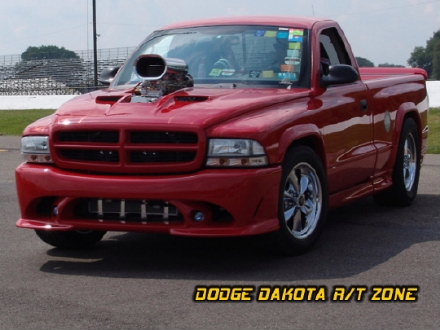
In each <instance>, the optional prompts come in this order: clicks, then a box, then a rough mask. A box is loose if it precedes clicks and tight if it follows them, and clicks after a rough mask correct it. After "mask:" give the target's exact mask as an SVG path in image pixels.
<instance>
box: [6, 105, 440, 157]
mask: <svg viewBox="0 0 440 330" xmlns="http://www.w3.org/2000/svg"><path fill="white" fill-rule="evenodd" d="M53 112H54V110H49V109H47V110H1V111H0V135H21V133H22V132H23V129H24V128H25V127H26V126H27V125H29V124H30V123H32V122H34V121H35V120H37V119H39V118H42V117H45V116H48V115H50V114H52V113H53ZM428 125H429V137H428V146H429V147H428V153H430V154H440V108H431V109H430V111H429V115H428Z"/></svg>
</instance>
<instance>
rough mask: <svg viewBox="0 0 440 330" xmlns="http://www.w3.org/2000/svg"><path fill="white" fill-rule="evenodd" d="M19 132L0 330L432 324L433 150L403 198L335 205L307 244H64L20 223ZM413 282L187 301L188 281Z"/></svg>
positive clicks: (438, 274)
mask: <svg viewBox="0 0 440 330" xmlns="http://www.w3.org/2000/svg"><path fill="white" fill-rule="evenodd" d="M18 148H19V138H17V137H6V136H0V166H1V167H0V216H1V217H0V219H1V221H2V226H1V227H0V329H9V330H10V329H439V328H440V262H439V260H440V259H439V256H440V243H439V238H440V235H439V234H440V231H439V229H440V216H439V213H440V212H439V209H440V175H439V174H440V155H435V156H434V155H428V156H427V157H426V159H425V162H424V166H423V168H422V172H421V179H420V186H419V195H418V197H417V199H416V200H415V202H414V203H413V205H412V206H410V207H406V208H388V207H381V206H378V205H376V204H375V203H374V202H373V200H372V198H365V199H363V200H361V201H359V202H357V203H355V204H352V205H349V206H346V207H343V208H340V209H337V210H334V211H332V212H331V214H330V216H329V221H328V222H327V224H326V226H325V229H324V232H323V234H322V236H321V237H320V239H319V241H318V242H317V244H316V245H315V247H314V249H313V250H312V251H310V252H309V253H307V254H305V255H302V256H298V257H291V258H288V257H280V256H274V255H272V254H270V253H268V252H266V249H265V246H264V244H263V243H262V242H261V240H260V239H259V238H238V239H192V238H182V237H172V236H166V235H153V234H140V233H117V232H111V233H107V234H106V236H105V237H104V240H103V241H102V242H100V243H99V244H98V245H97V247H96V248H95V249H93V250H90V251H76V252H74V251H70V252H66V251H61V250H59V249H54V248H52V247H50V246H48V245H46V244H44V243H43V242H41V241H40V240H39V239H38V238H37V237H36V235H35V233H34V232H33V231H31V230H25V229H18V228H16V227H15V221H16V220H17V219H18V217H19V208H18V204H17V198H16V191H15V183H14V168H15V167H16V166H17V165H18V164H19V163H20V162H21V157H20V155H19V150H18ZM213 285H220V286H240V285H242V286H253V287H256V288H258V287H260V286H263V285H267V286H271V287H274V286H280V287H283V286H288V287H300V286H304V287H312V286H318V287H325V288H327V289H328V291H329V292H331V291H332V290H333V289H334V288H335V287H342V286H344V287H350V286H356V287H360V286H366V287H367V288H368V289H370V288H371V287H373V286H381V285H383V286H399V287H403V286H411V287H418V293H417V297H418V299H417V301H415V302H401V301H394V302H389V301H388V302H383V301H381V302H373V301H370V300H369V299H364V300H363V301H359V302H356V301H353V300H349V301H347V302H335V301H331V300H326V301H320V302H317V301H311V302H310V301H300V302H299V301H296V302H292V301H285V302H265V303H263V302H258V301H251V302H195V301H194V300H193V295H194V290H195V287H196V286H213Z"/></svg>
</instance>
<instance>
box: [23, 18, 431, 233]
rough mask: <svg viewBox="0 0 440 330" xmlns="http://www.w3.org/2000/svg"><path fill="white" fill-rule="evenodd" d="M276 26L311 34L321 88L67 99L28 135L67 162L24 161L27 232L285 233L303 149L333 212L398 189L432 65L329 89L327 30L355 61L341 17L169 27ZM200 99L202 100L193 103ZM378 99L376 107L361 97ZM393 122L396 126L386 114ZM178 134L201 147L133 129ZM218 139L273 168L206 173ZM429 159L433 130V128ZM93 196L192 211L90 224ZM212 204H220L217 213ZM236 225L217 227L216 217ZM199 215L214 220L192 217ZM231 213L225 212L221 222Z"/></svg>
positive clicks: (364, 76)
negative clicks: (283, 193) (89, 158)
mask: <svg viewBox="0 0 440 330" xmlns="http://www.w3.org/2000/svg"><path fill="white" fill-rule="evenodd" d="M229 24H231V25H237V24H240V25H270V26H292V27H297V28H304V29H310V30H311V33H310V36H311V40H310V44H311V52H310V54H311V56H312V58H311V84H310V86H311V88H310V89H304V88H302V89H295V88H293V89H291V90H288V89H272V88H266V89H257V88H248V89H240V88H235V89H218V88H212V89H209V88H197V87H195V88H187V89H184V90H180V91H177V92H175V93H173V94H169V95H167V96H165V97H163V98H162V99H160V100H159V101H157V102H155V103H149V104H146V103H130V98H131V96H132V89H124V90H121V89H118V90H110V89H109V90H103V91H97V92H93V93H90V94H86V95H81V96H78V97H76V98H75V99H73V100H71V101H69V102H67V103H66V104H64V105H63V106H62V107H61V108H60V109H58V111H57V113H56V115H53V116H50V117H47V118H45V119H42V120H39V121H37V122H36V123H34V124H32V125H30V126H29V127H27V128H26V130H25V131H24V135H50V147H51V150H52V151H53V156H52V157H53V159H54V161H55V164H56V165H55V166H51V165H37V164H26V163H24V164H22V165H20V166H19V167H18V168H17V171H16V178H17V189H18V195H19V201H20V208H21V215H22V216H21V219H20V220H19V221H18V222H17V225H18V226H19V227H23V228H34V229H47V228H48V226H49V225H50V226H51V229H52V230H71V229H100V230H120V231H145V232H149V231H155V232H156V231H157V232H167V233H170V234H175V235H189V236H236V235H251V234H260V233H264V232H270V231H274V230H277V229H278V228H279V224H278V218H277V213H278V194H279V184H280V177H281V165H282V162H283V159H284V156H285V154H286V152H287V150H288V149H289V147H290V146H292V145H293V144H294V143H307V144H308V145H310V146H312V147H313V148H314V149H315V151H316V153H317V154H318V155H319V156H320V157H321V159H322V161H323V163H324V165H325V166H324V167H325V169H326V172H327V177H328V187H329V193H330V205H331V206H332V207H336V206H340V205H342V204H344V203H347V202H350V201H352V200H355V199H357V198H359V197H362V196H367V195H371V194H372V193H373V192H375V191H378V190H381V189H384V188H387V187H389V186H390V184H391V183H392V178H391V173H392V169H393V166H394V162H395V157H396V149H395V146H396V145H397V141H398V139H399V136H400V131H401V127H402V123H403V120H404V118H406V116H412V117H414V118H415V119H416V121H417V123H418V125H419V131H420V132H426V127H427V102H426V97H427V94H426V87H425V79H426V73H425V72H424V71H423V70H420V69H390V68H373V69H360V73H361V80H358V81H357V82H355V83H352V84H346V85H341V86H335V87H329V88H322V87H321V86H320V70H319V68H320V63H319V60H320V59H319V58H318V55H317V54H318V52H319V40H318V36H319V34H320V32H321V31H322V30H323V29H326V28H330V27H334V28H336V30H337V31H338V32H339V34H340V36H341V38H342V40H343V42H344V45H345V47H346V49H347V53H348V56H349V58H350V59H351V60H352V63H353V66H354V67H355V68H356V69H358V68H357V64H356V62H355V60H354V56H353V54H352V52H351V49H350V46H349V44H348V42H347V40H346V39H345V36H344V34H343V32H342V31H341V29H340V28H339V26H338V25H337V23H336V22H334V21H330V20H320V19H308V18H280V17H250V18H227V19H218V20H206V21H198V22H190V23H182V24H175V25H172V26H169V27H167V28H166V29H177V28H183V27H191V26H208V25H229ZM189 99H192V100H196V102H189V101H187V100H189ZM362 100H366V101H367V102H368V109H366V110H362V109H361V108H360V105H359V104H360V102H361V101H362ZM386 116H389V118H390V119H391V125H390V130H389V131H387V130H386V129H385V118H386ZM89 129H95V130H101V131H117V134H118V136H119V137H120V139H119V141H118V142H116V143H115V144H107V143H88V142H84V143H76V144H72V143H69V142H65V141H64V142H63V141H61V140H60V139H59V138H58V137H59V134H60V132H63V131H66V130H89ZM138 130H149V131H154V132H162V131H174V132H186V133H188V132H189V133H191V134H194V136H196V137H197V142H196V143H192V144H191V143H190V144H181V145H178V146H177V147H172V148H170V147H169V146H163V145H153V146H152V145H143V144H142V143H141V144H136V143H132V142H130V137H131V136H132V134H134V133H133V132H135V131H138ZM208 138H247V139H255V140H257V141H259V142H260V143H261V144H262V145H263V146H264V148H265V150H266V153H267V156H268V160H269V163H270V164H269V166H268V167H266V168H259V169H206V168H205V167H204V162H205V161H206V149H207V139H208ZM420 138H421V141H422V152H424V150H425V149H426V134H425V133H423V134H422V133H421V136H420ZM84 146H87V147H88V149H90V150H99V151H101V150H102V151H105V152H110V151H112V150H118V151H119V154H120V159H119V160H118V161H115V162H114V163H110V162H109V163H103V162H96V163H91V162H80V161H78V162H71V161H69V160H66V159H65V157H64V156H63V155H62V153H60V152H59V150H61V149H63V148H66V147H68V148H70V149H72V150H77V149H79V150H81V149H84ZM144 149H148V150H150V149H151V150H155V151H164V152H166V151H169V150H172V151H176V152H194V154H195V156H194V159H193V160H192V161H190V162H187V163H186V164H185V165H182V166H180V167H176V166H174V164H165V163H157V164H153V165H151V166H149V167H147V168H146V167H145V166H143V165H141V164H137V163H134V162H131V161H130V160H129V159H128V155H129V154H130V152H132V151H137V150H141V151H142V150H144ZM47 197H52V200H51V203H52V205H53V206H55V205H56V206H57V207H58V211H59V213H58V215H54V214H51V213H47V214H46V213H44V212H40V210H39V209H38V205H39V202H40V201H41V200H42V198H47ZM85 198H103V199H127V200H128V199H140V200H142V199H147V200H164V201H168V202H170V203H172V204H173V205H175V206H176V207H177V208H178V209H179V211H180V212H181V213H182V215H183V220H182V221H181V222H179V223H175V224H173V223H170V224H166V223H146V224H141V223H121V222H119V221H104V222H99V221H97V220H95V219H83V218H81V217H80V216H78V214H76V213H75V207H76V206H77V205H78V203H80V201H81V200H82V199H85ZM212 205H215V207H214V208H213V207H212ZM217 207H220V208H222V209H224V210H226V211H227V212H228V213H229V214H230V215H231V217H232V218H231V219H228V221H222V219H220V220H219V219H217V220H219V221H217V220H216V217H217V216H216V214H215V212H216V211H215V210H216V208H217ZM195 210H199V211H203V212H205V214H206V215H207V219H206V221H204V222H201V223H199V222H196V221H194V220H193V219H192V216H193V212H194V211H195ZM220 218H221V217H220Z"/></svg>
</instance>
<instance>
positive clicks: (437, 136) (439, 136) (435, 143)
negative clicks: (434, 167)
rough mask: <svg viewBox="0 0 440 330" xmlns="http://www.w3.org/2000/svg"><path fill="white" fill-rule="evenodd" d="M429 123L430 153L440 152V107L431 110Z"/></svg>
mask: <svg viewBox="0 0 440 330" xmlns="http://www.w3.org/2000/svg"><path fill="white" fill-rule="evenodd" d="M428 125H429V135H428V153H429V154H440V108H431V109H430V110H429V114H428Z"/></svg>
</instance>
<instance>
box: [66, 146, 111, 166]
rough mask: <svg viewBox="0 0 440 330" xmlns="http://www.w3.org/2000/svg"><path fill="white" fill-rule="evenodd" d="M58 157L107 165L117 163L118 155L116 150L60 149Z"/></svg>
mask: <svg viewBox="0 0 440 330" xmlns="http://www.w3.org/2000/svg"><path fill="white" fill-rule="evenodd" d="M60 155H61V156H63V157H64V158H66V159H70V160H79V161H90V162H109V163H117V162H119V153H118V151H116V150H84V149H80V150H78V149H61V150H60Z"/></svg>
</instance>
